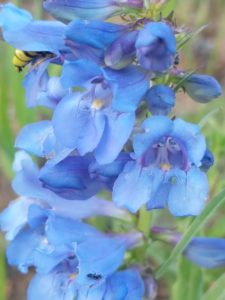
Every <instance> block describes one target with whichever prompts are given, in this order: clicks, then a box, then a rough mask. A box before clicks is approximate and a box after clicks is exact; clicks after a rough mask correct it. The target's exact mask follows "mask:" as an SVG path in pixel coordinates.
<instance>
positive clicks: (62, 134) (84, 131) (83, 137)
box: [52, 95, 105, 155]
mask: <svg viewBox="0 0 225 300" xmlns="http://www.w3.org/2000/svg"><path fill="white" fill-rule="evenodd" d="M81 97H82V95H78V96H76V95H71V96H68V97H66V98H64V99H63V100H62V101H61V102H60V103H59V104H58V105H57V107H56V109H55V112H54V115H53V120H52V121H53V127H54V130H55V135H56V138H57V139H59V140H60V141H62V142H63V144H64V145H65V146H66V147H69V148H77V149H78V150H79V151H80V152H81V154H82V155H84V154H85V153H87V152H90V151H92V150H93V149H94V148H95V147H96V146H97V144H98V143H99V141H100V138H101V136H102V134H103V130H104V126H105V117H104V115H103V114H102V113H101V112H100V111H95V112H93V113H92V110H91V108H90V105H89V103H86V102H85V100H82V99H81Z"/></svg>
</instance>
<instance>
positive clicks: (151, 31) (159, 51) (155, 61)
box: [136, 22, 176, 72]
mask: <svg viewBox="0 0 225 300" xmlns="http://www.w3.org/2000/svg"><path fill="white" fill-rule="evenodd" d="M136 49H137V58H138V61H139V63H140V64H141V66H142V67H143V68H145V69H148V70H151V71H153V72H163V71H166V70H168V69H169V67H170V66H171V65H172V64H173V62H174V56H175V54H176V39H175V36H174V33H173V31H172V29H171V27H170V26H169V25H167V24H166V23H164V22H150V23H148V24H146V25H145V26H144V27H143V28H142V29H141V30H140V32H139V35H138V38H137V41H136Z"/></svg>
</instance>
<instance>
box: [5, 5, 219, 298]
mask: <svg viewBox="0 0 225 300" xmlns="http://www.w3.org/2000/svg"><path fill="white" fill-rule="evenodd" d="M171 1H172V2H174V3H175V4H176V10H175V17H176V22H177V24H179V25H180V26H184V27H186V28H189V29H191V30H196V29H197V28H199V27H201V26H202V25H204V24H208V26H207V28H206V29H205V30H204V31H202V32H201V33H200V34H199V35H198V36H196V37H195V38H194V39H193V40H191V41H190V42H189V44H188V45H186V47H185V48H184V49H183V50H182V52H181V66H182V67H183V68H184V69H188V70H190V69H192V68H193V69H196V68H197V69H198V72H199V73H208V74H210V75H213V76H215V77H216V78H217V79H218V80H219V81H220V82H221V84H222V85H223V87H224V86H225V0H189V1H184V0H175V1H174V0H171ZM2 2H4V1H0V3H2ZM12 2H13V3H15V4H18V5H20V6H21V7H26V8H27V9H29V10H30V11H31V12H32V13H33V15H34V16H35V17H37V18H39V17H43V12H42V8H41V2H42V1H37V0H32V1H31V0H29V1H22V0H21V1H19V0H17V1H12ZM13 52H14V50H13V49H12V48H10V47H9V46H7V45H5V44H4V43H2V42H0V57H1V59H0V200H1V201H0V208H1V209H3V208H4V207H5V206H6V205H7V203H8V202H9V201H10V200H11V199H14V197H15V195H14V194H13V192H12V190H11V188H10V180H11V178H12V177H13V173H12V170H11V164H12V160H13V157H14V148H13V144H14V140H15V136H16V134H17V133H18V131H19V130H20V128H21V127H22V126H24V125H25V124H27V123H30V122H34V121H35V120H39V119H41V118H42V111H41V110H40V109H35V110H31V109H28V108H26V107H25V101H24V91H23V88H22V85H21V82H22V79H23V74H18V73H17V72H16V71H15V70H14V67H13V65H12V63H11V60H12V56H13ZM224 101H225V96H224V97H221V98H220V99H218V100H215V101H213V102H212V103H210V104H208V105H202V104H197V103H195V102H193V101H192V100H191V99H190V98H189V97H188V96H187V95H185V94H184V93H182V92H180V93H179V94H178V100H177V102H178V105H177V108H176V111H175V114H176V115H177V116H181V117H184V118H185V119H186V120H188V121H194V122H197V123H199V122H200V121H201V120H202V119H203V118H204V116H205V115H207V114H208V113H209V112H214V114H212V116H210V117H209V118H207V120H206V121H205V122H203V123H204V126H203V132H204V134H205V135H206V137H207V141H208V145H209V147H210V148H211V150H212V152H213V153H214V155H215V165H214V167H213V168H212V169H211V170H210V172H209V178H210V185H211V192H210V197H212V196H214V195H215V194H216V193H218V192H219V191H220V190H221V189H222V188H223V187H225V118H224V116H225V105H224ZM159 217H160V216H159ZM188 222H189V221H188V220H186V219H184V220H178V221H176V224H175V225H176V226H177V227H178V228H180V229H181V230H182V229H184V228H185V226H187V223H188ZM201 234H203V235H210V236H219V237H225V206H224V207H223V208H222V209H221V210H220V211H218V212H217V214H216V215H215V216H214V218H213V219H212V220H211V221H210V222H209V224H208V225H207V227H205V228H204V230H203V231H202V232H201ZM150 251H151V252H152V253H157V256H155V257H154V263H155V264H157V263H158V264H160V263H161V262H163V260H165V258H166V257H167V256H168V254H169V252H170V251H171V248H170V247H166V246H163V247H162V244H160V243H155V244H154V245H153V246H152V248H151V249H150ZM4 253H5V241H4V238H3V237H2V236H1V237H0V300H24V299H26V296H25V290H26V287H27V283H28V278H29V277H30V275H28V276H23V275H20V274H19V273H18V272H17V271H16V270H15V269H12V268H9V267H6V264H5V254H4ZM179 266H180V267H179ZM176 268H177V266H172V267H171V272H170V273H168V274H167V275H166V276H165V277H164V279H163V280H161V281H160V282H159V294H158V297H157V299H158V300H159V299H171V300H201V299H202V300H223V299H225V289H224V288H223V287H224V285H225V274H223V273H224V268H220V269H217V270H211V271H204V270H201V269H199V268H197V267H195V266H194V265H192V264H190V263H187V261H186V260H185V259H184V258H181V259H180V262H179V265H178V270H179V273H178V275H176V272H175V270H176ZM176 276H177V277H176ZM174 282H176V284H175V285H174ZM212 286H213V287H214V290H213V292H210V293H208V294H205V295H204V296H202V295H203V294H204V293H205V292H206V291H207V290H208V289H209V288H210V287H212ZM180 287H182V288H180ZM215 287H216V288H215ZM223 289H224V291H223ZM43 300H44V299H43Z"/></svg>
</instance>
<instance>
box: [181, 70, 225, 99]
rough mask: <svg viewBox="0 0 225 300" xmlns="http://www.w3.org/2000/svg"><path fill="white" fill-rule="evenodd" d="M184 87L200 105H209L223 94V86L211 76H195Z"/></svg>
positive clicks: (186, 81) (185, 82)
mask: <svg viewBox="0 0 225 300" xmlns="http://www.w3.org/2000/svg"><path fill="white" fill-rule="evenodd" d="M182 86H183V88H184V90H185V91H186V92H187V93H188V95H189V96H190V97H191V98H192V99H194V100H195V101H197V102H200V103H207V102H209V101H211V100H213V99H215V98H218V97H219V96H221V94H222V88H221V85H220V84H219V83H218V81H217V80H216V79H215V78H214V77H212V76H209V75H203V74H194V75H192V76H190V77H189V78H187V80H185V81H184V83H183V85H182Z"/></svg>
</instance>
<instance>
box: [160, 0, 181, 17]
mask: <svg viewBox="0 0 225 300" xmlns="http://www.w3.org/2000/svg"><path fill="white" fill-rule="evenodd" d="M179 2H180V0H168V1H167V3H166V4H165V5H164V6H163V8H162V16H163V17H168V15H169V14H170V13H171V12H172V11H173V10H174V9H175V8H176V7H177V5H178V3H179Z"/></svg>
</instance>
